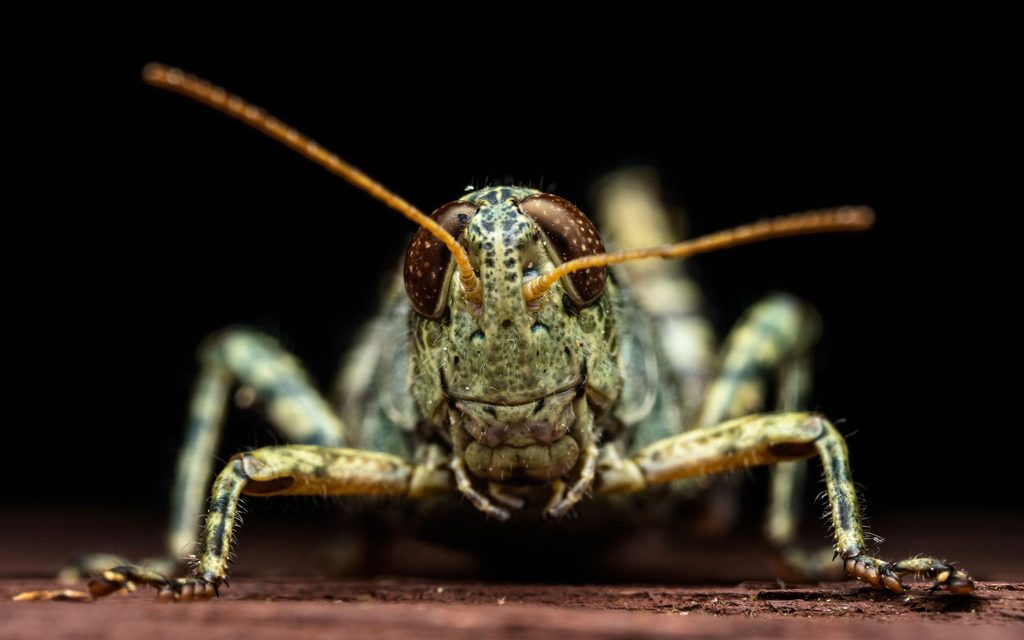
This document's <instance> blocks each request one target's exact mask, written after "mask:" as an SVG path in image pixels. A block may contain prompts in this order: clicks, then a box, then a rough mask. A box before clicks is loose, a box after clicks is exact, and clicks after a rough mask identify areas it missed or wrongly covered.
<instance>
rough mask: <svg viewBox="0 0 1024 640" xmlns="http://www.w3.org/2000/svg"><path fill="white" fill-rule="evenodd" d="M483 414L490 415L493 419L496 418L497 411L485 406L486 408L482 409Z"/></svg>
mask: <svg viewBox="0 0 1024 640" xmlns="http://www.w3.org/2000/svg"><path fill="white" fill-rule="evenodd" d="M484 413H487V414H490V415H491V416H492V417H495V418H497V417H498V412H497V410H495V408H494V407H492V406H490V405H487V406H486V407H484Z"/></svg>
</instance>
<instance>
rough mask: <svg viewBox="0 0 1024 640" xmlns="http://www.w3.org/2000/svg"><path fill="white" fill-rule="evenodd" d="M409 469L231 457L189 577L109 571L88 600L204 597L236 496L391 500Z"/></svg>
mask: <svg viewBox="0 0 1024 640" xmlns="http://www.w3.org/2000/svg"><path fill="white" fill-rule="evenodd" d="M416 471H417V469H416V468H414V467H413V466H412V465H410V464H409V463H407V462H406V461H404V460H403V459H401V458H399V457H397V456H392V455H389V454H386V453H378V452H375V451H361V450H359V449H343V448H330V447H320V446H314V445H286V446H280V447H266V448H263V449H257V450H255V451H250V452H248V453H242V454H239V455H236V456H235V457H234V458H232V459H231V460H230V461H229V462H228V464H227V466H225V467H224V470H223V471H221V472H220V475H218V476H217V479H216V480H215V481H214V484H213V490H212V492H211V494H210V509H209V512H208V513H207V516H206V522H205V524H204V526H203V532H202V538H201V540H200V550H199V554H198V555H197V564H196V567H195V570H194V572H193V577H190V578H176V579H174V578H168V577H166V576H164V575H162V574H160V573H158V572H154V571H151V570H146V569H144V568H141V567H134V566H121V567H115V568H113V569H109V570H107V571H105V572H103V573H102V575H101V576H100V577H98V578H96V579H94V580H93V581H92V582H90V583H89V591H90V593H92V594H93V596H94V597H97V598H99V597H102V596H105V595H108V594H110V593H114V592H116V591H120V590H122V589H131V588H134V586H135V585H149V586H153V587H155V588H157V589H158V596H157V598H158V599H159V600H165V601H168V600H193V599H206V598H209V597H212V596H213V595H214V594H215V593H216V592H217V589H218V587H219V586H220V585H221V584H226V583H227V578H228V565H229V562H230V558H229V556H230V551H231V545H232V541H233V539H234V529H235V525H236V519H235V514H236V512H237V509H238V502H239V498H240V497H241V496H242V495H243V494H244V495H256V496H285V495H318V496H346V495H365V496H369V495H393V496H404V495H408V494H409V493H410V490H411V488H412V480H413V476H414V472H416Z"/></svg>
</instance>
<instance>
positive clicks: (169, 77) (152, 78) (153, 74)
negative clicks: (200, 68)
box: [142, 62, 185, 86]
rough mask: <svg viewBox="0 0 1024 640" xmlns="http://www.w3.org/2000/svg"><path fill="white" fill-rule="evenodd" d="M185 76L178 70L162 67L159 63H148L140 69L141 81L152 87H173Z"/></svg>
mask: <svg viewBox="0 0 1024 640" xmlns="http://www.w3.org/2000/svg"><path fill="white" fill-rule="evenodd" d="M184 76H185V74H184V73H183V72H182V71H181V70H180V69H175V68H173V67H168V66H166V65H162V64H160V63H159V62H150V63H149V64H147V65H146V66H144V67H142V79H143V80H145V81H146V82H148V83H149V84H152V85H157V86H160V85H174V84H179V83H180V82H181V80H182V78H184Z"/></svg>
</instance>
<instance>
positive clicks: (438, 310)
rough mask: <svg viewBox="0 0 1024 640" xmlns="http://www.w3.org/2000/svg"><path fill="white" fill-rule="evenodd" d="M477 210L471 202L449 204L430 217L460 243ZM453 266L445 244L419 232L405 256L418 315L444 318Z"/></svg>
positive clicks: (408, 283) (407, 281) (408, 285)
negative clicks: (459, 240)
mask: <svg viewBox="0 0 1024 640" xmlns="http://www.w3.org/2000/svg"><path fill="white" fill-rule="evenodd" d="M476 210H477V207H476V205H474V204H470V203H468V202H461V201H457V202H449V203H448V204H446V205H443V206H441V207H438V209H437V210H436V211H434V213H432V214H430V217H431V218H433V220H434V221H435V222H437V224H439V225H441V226H442V227H443V228H444V230H445V231H447V232H448V233H450V234H452V237H454V238H455V239H456V240H458V239H459V237H461V236H462V231H463V230H464V229H465V228H466V225H468V224H469V219H470V218H472V217H473V214H474V213H476ZM452 264H453V260H452V253H451V251H449V250H448V247H446V246H445V245H444V243H443V242H441V241H440V240H438V239H437V238H435V237H434V236H433V235H431V233H430V232H429V231H427V230H426V229H422V228H421V229H420V230H419V231H417V232H416V235H415V236H413V238H412V243H411V244H410V245H409V249H408V250H406V252H405V292H406V293H407V294H408V295H409V300H410V301H411V302H412V308H413V309H415V310H416V312H417V313H419V314H421V315H424V316H427V317H428V318H439V317H441V316H442V315H444V305H445V300H446V296H447V294H448V283H449V282H450V281H451V277H452Z"/></svg>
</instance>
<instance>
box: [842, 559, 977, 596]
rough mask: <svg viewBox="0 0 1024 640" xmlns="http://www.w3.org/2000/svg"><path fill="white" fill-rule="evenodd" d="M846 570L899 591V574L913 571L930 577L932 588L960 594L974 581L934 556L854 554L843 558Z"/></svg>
mask: <svg viewBox="0 0 1024 640" xmlns="http://www.w3.org/2000/svg"><path fill="white" fill-rule="evenodd" d="M845 566H846V573H848V574H849V575H851V576H853V577H854V578H857V579H858V580H863V581H864V582H867V583H868V584H870V585H871V586H873V587H880V588H884V589H888V590H889V591H892V592H893V593H903V582H902V580H901V578H902V576H904V575H907V574H913V575H916V576H918V577H921V578H927V579H929V580H934V582H933V583H932V586H931V590H932V591H937V590H940V589H944V590H946V591H949V592H950V593H954V594H958V595H964V594H968V593H971V592H972V591H974V580H972V579H971V577H970V576H969V575H967V573H965V572H964V571H961V570H960V569H957V568H956V567H955V566H953V565H952V564H949V563H947V562H943V561H942V560H937V559H935V558H923V557H922V558H908V559H906V560H901V561H899V562H885V561H884V560H879V559H878V558H872V557H871V556H865V555H855V556H850V557H848V558H846V561H845Z"/></svg>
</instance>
